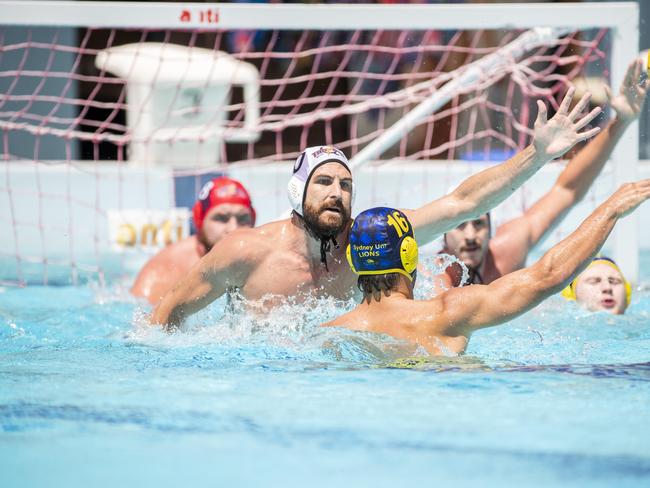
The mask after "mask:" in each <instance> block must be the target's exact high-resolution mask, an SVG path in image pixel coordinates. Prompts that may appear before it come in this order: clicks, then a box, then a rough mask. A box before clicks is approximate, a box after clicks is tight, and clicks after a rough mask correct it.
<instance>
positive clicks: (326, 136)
mask: <svg viewBox="0 0 650 488" xmlns="http://www.w3.org/2000/svg"><path fill="white" fill-rule="evenodd" d="M601 5H604V6H602V7H600V6H599V7H597V8H591V7H588V6H586V5H579V6H573V7H572V6H570V5H569V8H565V5H562V6H558V5H546V6H544V5H535V6H534V7H533V6H516V5H501V6H495V5H482V6H480V5H472V6H459V5H457V6H430V5H424V6H383V5H375V6H369V5H272V6H271V5H228V4H146V3H141V4H137V3H123V4H115V3H112V4H110V5H108V4H102V3H99V2H98V3H95V2H29V1H28V2H0V8H2V10H3V18H4V19H5V20H3V21H2V22H3V23H4V24H3V25H1V26H0V130H1V131H2V142H1V147H2V159H3V163H2V164H3V166H4V169H3V171H1V172H0V220H1V221H2V224H1V225H2V226H3V232H2V233H1V234H2V236H1V237H0V279H1V280H2V281H3V282H4V283H11V284H25V283H68V282H77V281H78V280H79V279H86V278H88V277H91V278H93V279H99V280H100V281H101V280H104V279H105V278H106V277H107V276H110V277H114V276H121V275H124V274H129V273H132V272H133V271H134V269H136V268H137V265H138V264H140V263H141V262H142V260H143V259H144V258H146V256H148V255H151V253H153V252H156V251H157V250H159V249H160V248H161V247H162V246H165V245H167V244H169V243H172V242H175V241H177V240H179V239H182V238H184V237H186V236H187V235H188V234H189V233H190V232H192V229H191V224H190V222H189V212H188V211H187V208H188V207H190V206H191V205H192V203H193V201H194V199H195V198H196V195H197V193H198V191H199V189H200V188H201V186H202V185H203V183H204V182H205V181H207V180H208V179H210V178H211V177H214V176H215V175H218V174H229V175H231V176H234V177H237V178H239V179H240V180H241V181H242V182H243V183H244V184H245V185H247V186H248V188H249V190H250V192H251V194H252V198H253V203H254V204H255V205H256V206H257V209H258V222H259V223H264V222H266V221H269V220H273V219H274V218H277V217H278V216H279V214H280V213H281V212H282V210H284V209H285V208H286V206H287V205H286V190H285V189H286V182H287V180H288V175H289V171H290V166H289V164H290V162H291V161H292V160H293V159H295V157H296V156H297V155H298V154H299V153H300V152H301V150H302V149H303V148H304V147H307V146H311V145H320V144H330V145H335V146H337V147H338V148H340V149H342V150H343V151H344V152H345V153H346V154H347V155H348V157H349V158H350V159H351V160H352V164H353V165H354V166H355V171H357V172H358V173H357V174H358V181H357V187H358V188H359V199H358V201H357V204H358V205H357V206H358V208H359V209H361V208H362V207H366V206H369V205H372V204H379V203H384V204H392V205H400V206H414V205H421V204H422V203H424V202H425V201H428V200H431V199H433V198H436V197H439V196H441V195H442V193H444V191H445V190H446V188H448V187H449V186H451V185H453V184H456V183H458V181H460V179H462V178H464V177H466V176H468V175H469V174H471V172H474V171H476V170H477V169H478V168H480V167H481V165H482V164H490V163H493V162H498V161H502V160H504V159H507V158H508V157H509V156H511V155H512V154H514V153H515V152H517V151H519V150H521V149H522V148H523V147H525V146H526V145H527V144H528V143H529V142H530V138H531V127H532V124H533V121H534V119H535V116H536V108H535V101H536V100H538V99H542V100H544V101H545V102H546V103H547V105H548V106H549V107H550V112H551V114H552V113H553V111H554V109H556V108H557V107H558V103H559V101H560V100H561V99H562V97H563V95H564V94H565V93H566V90H567V89H568V87H569V86H571V85H574V86H576V87H577V88H578V90H579V91H586V90H590V91H592V93H593V94H594V101H595V102H602V101H603V97H604V88H603V87H604V85H605V84H608V83H613V84H617V83H620V80H621V76H622V72H621V69H623V71H624V66H626V64H627V62H629V60H630V59H631V58H632V57H633V53H634V52H635V51H636V37H635V35H637V34H636V30H635V29H637V27H636V24H634V15H637V14H636V10H635V9H636V7H633V6H630V5H623V6H621V4H618V6H619V8H618V9H613V8H612V6H610V5H609V4H601ZM572 9H573V10H572ZM598 9H600V10H598ZM622 12H623V13H624V14H626V15H627V16H626V15H623V13H622ZM572 13H573V15H572ZM614 13H615V14H614ZM630 25H633V26H634V27H633V28H632V31H633V32H632V33H630V32H627V31H625V28H628V27H629V26H630ZM513 26H514V27H513ZM624 31H625V32H624ZM621 53H625V56H623V55H622V54H621ZM622 66H623V68H621V67H622ZM601 123H602V121H601ZM631 132H633V131H631ZM636 144H638V143H637V140H636V136H635V135H634V134H632V135H630V139H629V140H628V141H627V144H625V147H626V150H627V151H628V152H627V154H626V155H624V154H623V153H621V152H618V153H615V157H623V156H626V157H630V154H631V157H632V158H633V159H634V160H636V159H637V157H638V156H637V152H636V146H635V145H636ZM553 171H554V170H553V169H551V170H549V171H548V172H549V178H551V177H552V174H554V173H553ZM555 171H556V170H555ZM626 171H628V172H627V173H626V174H620V172H619V173H616V174H613V175H612V174H610V176H609V177H608V178H603V179H602V181H601V182H599V184H597V185H595V189H594V190H593V191H592V193H591V194H590V197H589V198H588V200H589V199H591V202H592V205H591V206H593V203H594V202H596V201H598V200H599V199H601V198H602V197H603V196H604V195H605V194H607V193H608V192H609V191H610V190H611V187H612V185H613V182H615V181H618V180H621V179H624V178H626V179H631V178H629V176H630V175H631V174H632V173H631V172H630V171H633V170H629V169H628V170H626ZM612 176H613V177H612ZM549 181H550V180H549ZM541 186H543V185H541ZM536 191H537V189H536V188H532V189H531V188H527V189H524V190H523V191H522V192H520V194H519V197H518V198H516V199H513V200H512V201H511V202H510V207H511V208H510V210H509V212H516V211H521V210H522V209H524V208H525V206H526V204H527V203H530V200H531V199H532V198H534V197H535V195H536ZM513 202H514V203H513ZM560 232H563V231H562V230H560ZM634 232H635V230H634V229H631V230H628V232H627V239H626V240H627V241H629V239H630V237H631V238H632V239H633V242H632V243H631V244H630V246H634V249H635V251H634V252H636V245H635V243H634V239H635V234H634ZM619 251H620V249H619ZM630 259H632V261H631V262H630ZM630 259H627V263H626V264H624V266H626V267H628V268H629V267H630V266H634V265H635V263H634V262H633V258H630Z"/></svg>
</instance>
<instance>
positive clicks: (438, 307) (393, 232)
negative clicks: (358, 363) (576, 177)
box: [324, 180, 650, 355]
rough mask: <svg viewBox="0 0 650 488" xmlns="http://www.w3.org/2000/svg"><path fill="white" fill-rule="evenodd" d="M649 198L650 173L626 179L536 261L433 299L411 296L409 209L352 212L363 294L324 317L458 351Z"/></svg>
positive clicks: (581, 257) (549, 286) (555, 281)
mask: <svg viewBox="0 0 650 488" xmlns="http://www.w3.org/2000/svg"><path fill="white" fill-rule="evenodd" d="M648 198H650V180H643V181H640V182H638V183H633V184H626V185H623V186H622V187H621V188H620V189H619V190H618V191H616V192H615V193H614V194H613V195H612V196H611V197H610V198H609V199H607V201H605V203H603V204H602V205H601V206H599V207H598V208H597V209H596V210H595V211H594V212H593V213H592V214H591V215H590V216H589V217H587V219H586V220H585V221H584V222H583V223H582V224H581V225H580V227H578V229H577V230H576V231H574V232H573V233H572V234H571V235H569V236H568V237H567V238H566V239H564V240H563V241H561V242H560V243H559V244H557V245H555V246H554V247H553V248H551V249H550V250H549V251H548V252H547V253H546V254H544V256H543V257H542V258H541V259H540V260H539V261H538V262H537V263H535V264H533V265H532V266H530V267H528V268H524V269H522V270H519V271H515V272H513V273H509V274H506V275H505V276H503V277H501V278H499V279H497V280H495V281H494V282H493V283H491V284H489V285H475V286H467V287H463V288H452V289H451V290H449V291H446V292H443V293H440V294H439V295H437V296H435V297H434V298H432V299H430V300H414V299H413V288H414V286H415V272H416V271H415V270H416V266H417V243H416V241H415V240H414V239H413V227H412V225H411V223H410V222H409V219H408V218H407V216H406V215H405V214H404V213H403V212H400V211H399V210H395V209H391V208H385V207H379V208H373V209H370V210H366V211H365V212H362V213H361V214H360V215H359V216H358V217H357V218H356V219H355V220H354V223H353V225H352V229H351V231H350V245H349V247H348V250H349V251H348V254H349V261H350V268H351V269H352V270H353V272H354V273H355V274H356V275H357V276H358V280H357V283H358V286H359V288H360V289H361V290H362V291H363V298H362V300H361V303H360V304H359V305H357V307H356V308H355V309H354V310H352V311H351V312H348V313H346V314H344V315H342V316H341V317H339V318H337V319H335V320H333V321H331V322H329V323H327V324H324V325H325V326H335V327H345V328H348V329H353V330H359V331H366V332H376V333H381V334H386V335H390V336H393V337H395V338H397V339H402V340H406V341H409V342H412V343H414V344H417V345H418V346H421V347H423V348H424V349H426V350H427V351H428V352H429V353H430V354H433V355H440V354H450V353H456V354H457V353H461V352H463V351H464V350H465V349H466V347H467V343H468V342H469V338H470V336H471V334H472V332H473V331H475V330H477V329H481V328H484V327H490V326H494V325H499V324H503V323H505V322H507V321H509V320H511V319H513V318H515V317H517V316H518V315H521V314H522V313H524V312H526V311H528V310H530V309H531V308H533V307H534V306H536V305H538V304H539V303H540V302H542V301H543V300H544V299H546V298H547V297H549V296H551V295H553V294H555V293H557V292H558V291H559V290H560V289H562V287H563V286H565V285H566V284H567V283H568V282H569V281H570V280H571V279H572V278H573V277H574V276H575V275H576V274H578V273H579V271H580V270H581V269H583V268H584V267H585V266H587V264H588V263H589V262H590V261H591V259H592V258H593V256H594V255H595V254H596V253H597V252H598V249H600V247H601V246H602V245H603V243H604V242H605V240H606V239H607V236H609V234H610V232H611V231H612V229H613V228H614V225H615V223H616V221H617V220H618V219H619V218H621V217H623V216H625V215H627V214H629V213H630V212H632V211H633V210H634V209H635V208H637V207H638V206H639V205H640V204H641V203H642V202H644V201H645V200H647V199H648Z"/></svg>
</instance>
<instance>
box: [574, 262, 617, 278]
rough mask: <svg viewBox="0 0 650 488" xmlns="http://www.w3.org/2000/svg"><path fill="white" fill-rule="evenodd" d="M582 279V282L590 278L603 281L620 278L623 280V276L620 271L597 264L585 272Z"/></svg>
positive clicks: (606, 265) (603, 264)
mask: <svg viewBox="0 0 650 488" xmlns="http://www.w3.org/2000/svg"><path fill="white" fill-rule="evenodd" d="M580 278H581V280H585V279H588V278H601V279H609V278H618V279H620V280H622V279H623V276H622V275H621V273H620V272H619V271H617V270H616V269H614V268H612V267H611V266H609V265H608V264H605V263H601V264H598V263H596V264H592V265H591V266H589V267H588V268H587V269H586V270H585V271H583V272H582V275H581V276H580Z"/></svg>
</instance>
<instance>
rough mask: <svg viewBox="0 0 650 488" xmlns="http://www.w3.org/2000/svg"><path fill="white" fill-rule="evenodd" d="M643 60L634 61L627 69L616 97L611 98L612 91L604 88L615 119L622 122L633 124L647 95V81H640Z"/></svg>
mask: <svg viewBox="0 0 650 488" xmlns="http://www.w3.org/2000/svg"><path fill="white" fill-rule="evenodd" d="M642 69H643V60H642V59H640V58H639V59H636V60H635V61H632V62H631V63H630V65H629V66H628V67H627V71H626V73H625V79H624V80H623V84H622V85H621V90H620V93H619V94H618V95H616V96H615V97H612V91H611V90H610V88H609V87H608V86H606V87H605V92H606V93H607V98H608V99H609V103H610V104H611V106H612V108H613V109H614V110H616V115H617V117H618V118H619V119H620V120H622V121H623V122H633V121H634V120H636V119H637V117H638V116H639V112H641V107H643V102H644V100H645V96H646V93H648V80H647V79H646V80H643V81H641V70H642Z"/></svg>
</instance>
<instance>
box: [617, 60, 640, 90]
mask: <svg viewBox="0 0 650 488" xmlns="http://www.w3.org/2000/svg"><path fill="white" fill-rule="evenodd" d="M637 69H639V60H638V59H636V60H634V61H632V62H631V63H630V64H629V66H628V67H627V71H626V72H625V78H623V84H622V85H621V91H623V90H625V89H626V88H627V87H629V86H632V85H633V84H634V80H635V79H637V76H636V72H637Z"/></svg>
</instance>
